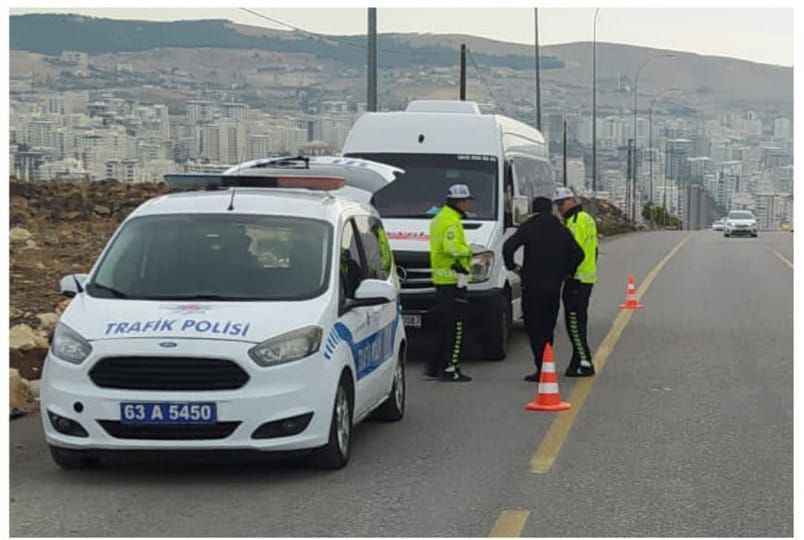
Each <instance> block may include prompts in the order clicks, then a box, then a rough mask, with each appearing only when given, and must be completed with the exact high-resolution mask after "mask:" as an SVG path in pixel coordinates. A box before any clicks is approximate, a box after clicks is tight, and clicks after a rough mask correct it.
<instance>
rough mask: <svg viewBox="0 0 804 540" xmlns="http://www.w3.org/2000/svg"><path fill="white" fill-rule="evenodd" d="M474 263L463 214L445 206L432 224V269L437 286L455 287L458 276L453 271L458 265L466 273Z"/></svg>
mask: <svg viewBox="0 0 804 540" xmlns="http://www.w3.org/2000/svg"><path fill="white" fill-rule="evenodd" d="M471 262H472V248H471V247H470V246H469V244H467V243H466V240H465V239H464V235H463V224H462V223H461V214H460V212H458V211H457V210H455V209H454V208H452V207H450V206H448V205H444V207H443V208H442V209H441V210H440V211H439V212H438V214H436V216H435V217H434V218H433V220H432V221H431V222H430V269H431V270H432V272H433V283H434V284H435V285H455V284H457V283H458V274H457V273H456V272H455V270H453V269H452V266H453V265H454V264H455V263H458V264H459V265H461V266H462V267H463V268H465V269H466V271H467V272H468V271H469V266H470V264H471Z"/></svg>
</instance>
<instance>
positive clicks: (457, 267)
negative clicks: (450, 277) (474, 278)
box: [452, 263, 469, 274]
mask: <svg viewBox="0 0 804 540" xmlns="http://www.w3.org/2000/svg"><path fill="white" fill-rule="evenodd" d="M452 270H453V271H454V272H455V273H457V274H468V273H469V271H468V270H467V269H466V268H464V267H463V266H461V265H460V264H459V263H453V264H452Z"/></svg>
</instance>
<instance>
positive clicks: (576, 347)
mask: <svg viewBox="0 0 804 540" xmlns="http://www.w3.org/2000/svg"><path fill="white" fill-rule="evenodd" d="M592 287H593V286H592V285H591V284H587V283H581V282H580V281H578V280H577V279H568V280H566V281H565V282H564V292H563V293H562V300H563V301H564V322H565V323H566V325H567V334H569V337H570V341H571V342H572V360H571V361H570V365H569V367H568V368H567V373H568V374H569V373H571V372H572V373H577V372H578V371H579V370H580V371H581V372H589V371H590V370H591V371H592V372H594V365H593V364H592V352H591V351H590V350H589V343H588V341H587V335H588V334H587V325H588V311H589V298H590V297H591V296H592Z"/></svg>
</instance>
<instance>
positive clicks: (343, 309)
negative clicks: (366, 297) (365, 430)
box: [335, 219, 376, 417]
mask: <svg viewBox="0 0 804 540" xmlns="http://www.w3.org/2000/svg"><path fill="white" fill-rule="evenodd" d="M364 261H365V258H364V256H363V253H361V249H360V241H359V240H358V236H357V233H356V231H355V224H354V220H352V219H349V220H348V221H347V222H346V223H345V224H344V226H343V228H342V230H341V242H340V265H339V276H338V288H339V292H338V294H339V299H338V313H339V317H338V321H337V322H336V323H335V330H336V332H337V334H338V340H339V341H340V342H341V346H343V347H344V348H345V349H344V350H345V353H346V354H347V355H348V358H349V360H351V363H352V369H353V370H354V375H355V379H356V380H357V388H356V389H355V404H354V409H355V410H354V412H355V417H359V416H362V415H363V414H364V413H365V412H366V410H367V409H368V408H369V407H371V406H372V404H373V395H372V389H371V382H372V381H371V378H370V377H368V375H369V373H368V371H367V370H366V369H365V366H366V365H368V361H369V356H368V355H370V354H371V351H370V349H368V348H367V344H368V340H369V338H370V337H371V335H372V334H373V330H372V328H371V326H370V325H369V319H370V317H369V312H368V310H369V309H372V308H371V307H355V308H351V309H350V308H349V307H348V300H349V299H354V295H355V291H356V290H357V288H358V286H359V285H360V282H361V281H363V279H365V275H366V268H365V262H364ZM375 392H376V390H375Z"/></svg>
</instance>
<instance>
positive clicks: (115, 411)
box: [41, 158, 405, 468]
mask: <svg viewBox="0 0 804 540" xmlns="http://www.w3.org/2000/svg"><path fill="white" fill-rule="evenodd" d="M397 172H401V171H400V170H399V169H395V168H393V167H388V166H385V165H381V164H377V163H373V162H369V161H364V160H357V159H341V158H311V159H310V160H301V159H292V160H287V159H286V160H282V161H277V160H261V161H256V162H250V163H246V164H243V165H241V166H239V167H235V168H233V169H231V170H230V171H227V172H226V173H224V174H223V175H173V176H168V177H166V178H167V180H168V182H169V183H171V184H172V185H173V186H185V187H188V186H193V185H198V184H199V182H200V183H202V184H204V185H205V186H206V187H207V188H208V189H214V190H212V191H195V192H187V193H174V194H171V195H166V196H163V197H159V198H155V199H152V200H150V201H148V202H146V203H144V204H143V205H142V206H140V207H139V208H138V209H136V210H135V211H134V212H133V213H132V214H131V215H130V216H129V217H128V218H127V219H126V220H125V221H124V222H123V224H122V225H121V226H120V228H119V229H118V230H117V232H116V233H115V234H114V236H113V237H112V239H111V240H110V242H109V244H108V245H107V247H106V249H105V250H104V251H103V253H102V254H101V256H100V258H99V259H98V261H97V262H96V264H95V265H94V267H93V269H92V271H91V273H90V274H88V275H72V276H67V277H65V278H64V279H62V281H61V289H62V292H63V293H64V294H65V295H67V296H72V297H74V298H73V300H72V301H71V303H70V305H69V307H68V308H67V310H66V311H65V313H64V315H63V316H62V318H61V321H60V323H59V325H58V327H57V328H56V331H55V334H54V337H53V342H52V344H51V349H50V352H49V354H48V356H47V360H46V362H45V369H44V373H43V379H42V387H41V409H42V421H43V424H44V430H45V435H46V438H47V442H48V444H49V445H50V447H51V453H52V456H53V459H54V460H55V461H56V463H58V464H59V465H61V466H62V467H65V468H70V467H78V466H82V465H84V464H86V463H88V462H91V461H94V460H96V458H97V457H98V456H99V455H100V454H101V453H102V452H103V451H109V450H111V451H114V450H196V449H204V450H235V449H252V450H263V451H295V450H302V449H315V452H314V454H315V457H316V459H317V462H318V463H319V464H320V465H321V466H323V467H327V468H339V467H342V466H344V465H345V464H346V463H347V462H348V460H349V453H350V448H351V441H352V426H353V425H354V424H355V423H356V422H358V421H360V420H362V419H364V418H366V417H367V416H369V415H370V414H373V415H374V416H375V417H378V418H380V419H383V420H400V419H401V418H402V416H403V413H404V407H405V371H404V369H405V365H404V359H405V331H404V327H403V325H402V323H401V320H400V316H399V306H398V301H397V294H398V279H397V276H396V271H395V267H394V262H393V258H392V256H391V251H390V249H389V247H388V242H387V239H386V237H385V233H384V232H383V230H382V225H381V223H380V219H379V216H378V214H377V212H376V211H375V210H374V209H373V208H372V207H371V206H370V205H369V204H368V200H369V198H370V196H371V192H373V191H374V190H376V189H379V187H382V186H383V185H386V184H387V183H388V182H390V181H392V180H393V179H394V178H395V174H396V173H397ZM266 187H269V188H270V189H266ZM215 188H217V189H215ZM222 188H228V189H222ZM304 188H307V189H304Z"/></svg>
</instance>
